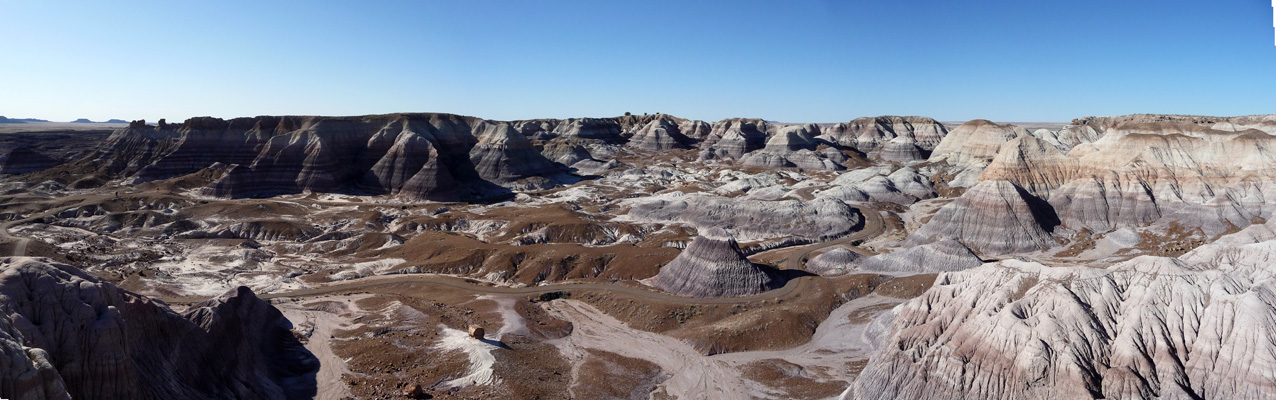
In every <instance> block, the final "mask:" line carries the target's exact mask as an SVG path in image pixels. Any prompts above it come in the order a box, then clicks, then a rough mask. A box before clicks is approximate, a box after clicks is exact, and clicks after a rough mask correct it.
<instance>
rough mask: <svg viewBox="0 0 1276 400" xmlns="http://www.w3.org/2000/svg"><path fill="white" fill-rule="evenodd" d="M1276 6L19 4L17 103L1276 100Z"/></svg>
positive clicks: (927, 111)
mask: <svg viewBox="0 0 1276 400" xmlns="http://www.w3.org/2000/svg"><path fill="white" fill-rule="evenodd" d="M261 3H268V4H261ZM364 3H368V4H364ZM1271 7H1272V5H1271V3H1270V2H1269V1H1268V0H1244V1H1217V2H1215V1H1086V0H1082V1H1057V2H1041V1H911V0H900V1H756V2H755V1H685V0H684V1H669V2H663V1H642V2H618V1H615V2H614V1H581V2H560V1H535V2H532V1H528V2H498V1H450V2H444V1H409V2H392V1H374V2H325V1H308V2H293V3H290V2H282V1H279V2H274V1H271V2H233V1H224V2H193V1H154V2H142V1H122V2H97V1H95V2H74V3H73V2H56V1H49V2H46V1H10V0H0V46H2V47H3V49H2V50H0V115H4V116H8V117H15V118H26V117H34V118H45V119H52V120H71V119H75V118H81V117H83V118H90V119H94V120H103V119H107V118H122V119H137V118H146V119H148V120H152V121H153V120H156V119H158V118H168V119H170V120H181V119H185V118H187V117H191V116H197V115H212V116H217V117H236V116H253V115H270V114H319V115H359V114H380V113H391V112H405V111H421V112H427V111H438V112H452V113H458V114H465V115H474V116H479V117H484V118H490V119H522V118H536V117H554V118H563V117H579V116H614V115H619V114H623V113H624V112H626V111H629V112H634V113H643V112H664V113H669V114H674V115H678V116H682V117H688V118H696V119H706V120H717V119H721V118H727V117H761V118H766V119H770V120H779V121H788V122H836V121H846V120H850V119H852V118H855V117H859V116H869V115H882V114H900V115H925V116H931V117H934V118H938V119H940V120H968V119H973V118H988V119H993V120H998V121H1066V120H1069V119H1071V118H1076V117H1083V116H1087V115H1115V114H1128V113H1142V112H1151V113H1185V114H1207V115H1244V114H1256V113H1276V46H1274V45H1273V36H1274V35H1273V27H1272V20H1271V19H1272V8H1271Z"/></svg>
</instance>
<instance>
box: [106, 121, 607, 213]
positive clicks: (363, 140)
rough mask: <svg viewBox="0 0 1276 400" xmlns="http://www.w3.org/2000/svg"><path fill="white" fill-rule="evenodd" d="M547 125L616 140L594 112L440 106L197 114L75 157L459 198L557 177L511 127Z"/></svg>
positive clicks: (131, 167) (116, 172) (220, 185)
mask: <svg viewBox="0 0 1276 400" xmlns="http://www.w3.org/2000/svg"><path fill="white" fill-rule="evenodd" d="M549 125H553V126H554V127H555V132H557V134H559V135H562V136H566V137H572V138H595V137H606V138H609V139H611V140H616V141H619V140H620V139H619V137H618V136H617V135H618V128H617V127H616V126H615V125H614V123H613V124H611V125H608V124H607V123H605V121H604V122H600V121H595V120H568V121H565V122H563V123H562V124H557V125H554V124H550V123H544V124H539V125H537V124H532V123H530V122H526V121H524V123H523V124H522V125H521V128H520V127H519V126H517V125H513V124H509V123H491V122H487V121H483V120H480V119H477V118H471V117H462V116H456V115H449V114H391V115H377V116H365V117H255V118H237V119H232V120H221V119H217V118H207V117H203V118H191V119H189V120H187V121H186V122H185V123H183V124H181V125H175V124H170V125H167V126H165V127H159V126H154V127H152V126H147V125H145V124H132V125H130V127H129V128H125V129H121V130H119V131H116V132H115V133H114V134H112V135H111V137H110V138H109V139H108V140H107V142H106V143H105V144H104V145H103V146H102V147H101V148H99V149H98V151H97V152H95V153H94V154H93V155H91V156H89V157H88V158H87V159H85V160H83V163H84V164H85V165H91V166H95V167H96V169H97V172H96V173H97V174H99V175H101V176H102V177H103V178H115V177H131V178H132V179H133V181H134V182H136V183H140V182H146V181H152V180H158V179H167V178H172V177H176V176H182V175H185V174H190V173H193V172H197V171H200V170H203V169H206V168H209V167H211V166H216V165H220V166H225V169H226V171H225V173H223V174H220V177H219V178H218V179H217V180H216V181H214V182H212V183H210V184H208V186H207V187H206V189H205V192H206V193H207V194H210V195H215V196H224V197H251V196H263V195H271V194H277V193H298V192H305V191H313V192H334V191H350V190H356V191H359V192H367V193H371V194H394V195H402V196H405V197H409V198H415V199H440V200H442V199H464V198H470V197H483V196H489V195H494V194H500V193H501V192H502V191H508V189H515V190H517V189H522V188H543V187H546V185H551V184H553V183H555V182H558V181H560V180H561V179H562V177H563V176H564V175H563V173H564V171H563V169H561V168H559V167H557V166H555V165H554V164H553V163H552V162H550V161H549V160H547V159H546V158H545V157H544V156H543V155H542V154H541V153H540V150H538V149H537V148H536V147H534V146H533V144H532V143H531V142H530V141H529V139H528V138H527V137H526V136H525V135H524V134H522V133H520V132H519V129H526V130H529V131H535V130H536V129H538V128H546V127H548V126H549ZM538 132H539V131H538ZM581 140H585V139H581ZM564 141H567V139H564ZM575 161H580V160H575Z"/></svg>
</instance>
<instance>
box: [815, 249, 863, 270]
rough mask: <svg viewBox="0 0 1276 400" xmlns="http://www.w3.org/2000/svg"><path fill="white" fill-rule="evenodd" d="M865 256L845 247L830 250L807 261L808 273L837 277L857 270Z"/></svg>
mask: <svg viewBox="0 0 1276 400" xmlns="http://www.w3.org/2000/svg"><path fill="white" fill-rule="evenodd" d="M863 260H864V256H861V255H860V253H856V252H855V251H852V250H851V249H848V248H845V247H838V248H836V249H833V250H829V251H826V252H824V253H823V254H820V255H818V256H815V257H812V258H811V259H810V260H807V261H806V269H807V270H808V271H811V272H814V273H817V274H820V275H823V276H837V275H842V274H846V273H847V272H849V271H852V270H855V269H856V266H857V265H858V264H859V262H860V261H863Z"/></svg>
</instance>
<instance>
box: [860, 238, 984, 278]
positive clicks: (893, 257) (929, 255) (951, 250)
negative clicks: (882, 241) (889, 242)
mask: <svg viewBox="0 0 1276 400" xmlns="http://www.w3.org/2000/svg"><path fill="white" fill-rule="evenodd" d="M983 263H984V262H983V260H981V259H979V256H977V255H975V253H974V252H971V251H970V249H968V248H966V246H964V245H962V244H961V242H958V241H956V240H953V239H942V240H939V241H936V242H934V243H927V244H923V245H919V246H913V247H907V248H903V249H899V250H895V251H892V252H890V253H885V254H879V255H875V256H872V257H869V258H867V259H864V260H863V261H861V262H860V263H859V269H860V270H862V271H865V272H885V273H910V274H923V273H931V272H949V271H961V270H964V269H968V268H974V267H978V266H980V265H982V264H983Z"/></svg>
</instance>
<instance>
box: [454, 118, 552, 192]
mask: <svg viewBox="0 0 1276 400" xmlns="http://www.w3.org/2000/svg"><path fill="white" fill-rule="evenodd" d="M478 139H479V141H478V143H477V144H475V145H474V147H473V148H472V149H471V150H470V163H471V164H473V165H474V170H475V172H477V173H478V176H479V177H481V178H483V179H484V180H486V181H488V182H493V183H497V184H500V185H503V186H511V185H518V182H519V181H520V180H523V179H526V178H531V177H542V178H555V177H556V175H558V174H560V173H561V172H562V171H561V170H559V169H558V167H556V166H554V164H553V163H552V162H550V161H549V160H548V159H546V158H545V156H543V155H541V154H540V153H539V152H537V151H536V148H534V147H532V142H531V141H528V140H527V137H525V136H523V134H521V133H518V131H516V130H514V127H513V126H511V125H509V124H507V123H484V124H482V132H481V133H479V135H478ZM552 183H553V182H552V181H549V180H547V179H543V180H541V182H537V184H534V185H532V186H533V187H534V188H537V189H545V188H548V187H549V186H551V185H552Z"/></svg>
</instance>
